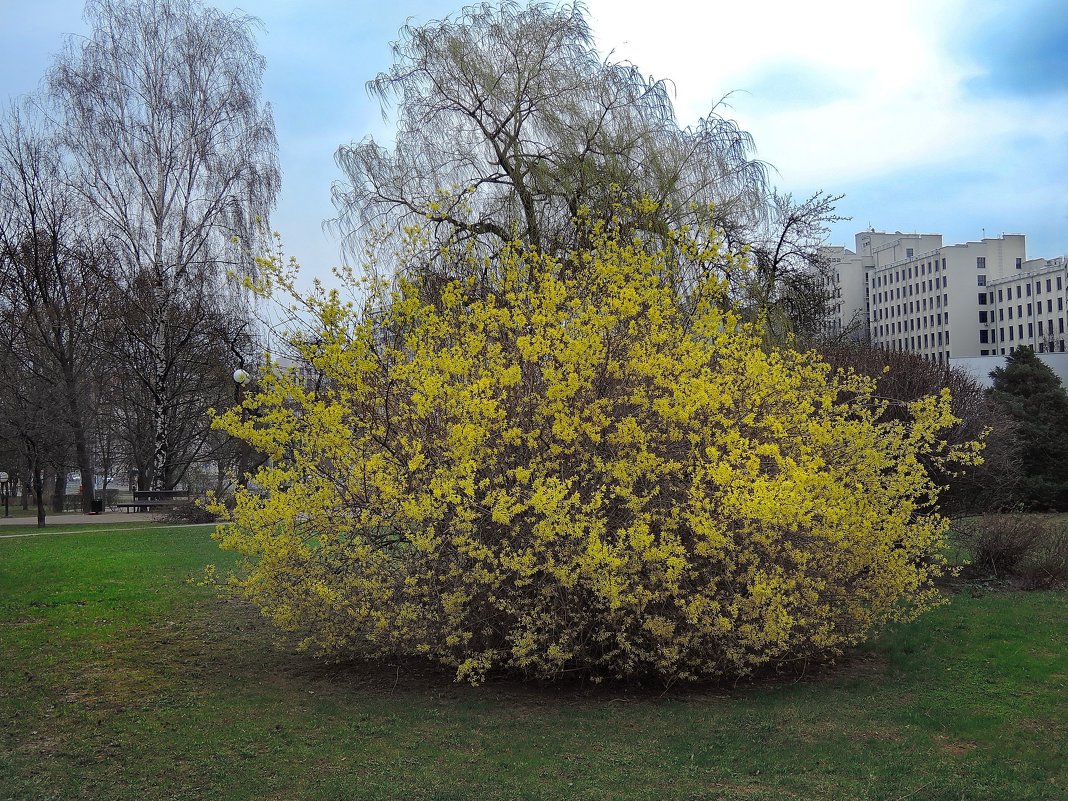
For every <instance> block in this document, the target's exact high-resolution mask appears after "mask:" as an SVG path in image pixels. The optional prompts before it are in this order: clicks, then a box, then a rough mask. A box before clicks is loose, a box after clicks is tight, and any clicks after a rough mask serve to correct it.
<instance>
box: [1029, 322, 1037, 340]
mask: <svg viewBox="0 0 1068 801" xmlns="http://www.w3.org/2000/svg"><path fill="white" fill-rule="evenodd" d="M1034 336H1035V324H1034V323H1028V324H1027V338H1028V339H1032V338H1034Z"/></svg>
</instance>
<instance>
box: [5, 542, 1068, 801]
mask: <svg viewBox="0 0 1068 801" xmlns="http://www.w3.org/2000/svg"><path fill="white" fill-rule="evenodd" d="M227 559H228V557H227V556H224V555H221V554H219V553H218V551H217V550H216V549H215V546H214V545H213V544H212V542H211V540H210V538H209V529H206V528H189V529H176V528H167V529H153V528H147V529H145V528H142V529H139V530H123V531H116V532H111V533H107V532H99V531H98V532H87V533H83V534H68V535H62V536H56V535H47V534H46V535H44V536H40V537H27V538H17V539H3V540H0V724H2V725H0V733H2V734H0V736H2V739H0V798H2V799H34V800H35V801H37V800H38V799H71V798H92V799H127V798H128V799H137V800H138V801H147V800H148V799H164V798H167V799H170V798H175V799H189V798H212V799H246V798H247V799H253V798H255V799H304V798H308V799H365V798H367V799H468V798H471V799H481V798H486V799H512V798H546V799H584V798H591V799H672V798H702V799H783V798H787V799H790V798H795V799H842V800H843V801H845V800H846V799H849V800H850V801H852V799H890V800H892V801H899V800H900V801H904V799H915V801H929V800H938V799H944V800H945V801H950V800H952V801H960V800H961V799H966V800H967V801H975V800H978V799H990V801H1007V800H1008V799H1012V800H1013V801H1022V800H1023V799H1049V800H1050V801H1053V799H1060V800H1062V801H1063V799H1065V798H1068V767H1066V766H1068V594H1066V593H1053V592H1040V593H1026V594H1025V593H985V594H979V593H974V594H973V593H972V592H970V591H968V590H967V589H966V590H965V591H964V592H962V593H961V594H959V595H957V596H955V597H954V598H953V601H952V603H951V604H949V605H947V606H944V607H942V608H940V609H938V610H935V611H934V612H932V613H930V614H928V615H927V616H926V617H924V618H923V619H922V620H921V621H919V622H917V623H915V624H912V625H908V626H901V627H898V628H896V629H894V630H893V631H890V632H888V633H886V634H885V635H884V636H883V637H882V638H881V639H880V640H879V641H878V642H876V643H874V644H872V645H871V646H868V647H866V648H864V649H862V650H861V651H860V652H859V653H857V654H855V655H852V656H851V657H850V658H849V659H847V660H843V662H842V663H841V664H840V665H838V666H836V667H834V668H831V669H829V670H824V671H823V672H821V673H820V674H818V675H810V676H807V677H805V678H804V679H802V680H799V681H784V682H781V683H767V682H765V683H762V684H760V685H744V686H736V687H713V688H702V689H688V690H673V691H671V692H669V693H666V694H663V695H660V694H658V693H655V692H624V691H619V690H615V691H613V690H604V689H592V688H584V687H575V686H570V687H565V688H555V689H554V688H530V687H522V686H518V685H516V684H511V683H507V684H506V683H490V684H489V685H487V686H484V687H481V688H470V687H465V686H459V685H455V684H452V683H451V682H450V681H449V680H448V678H447V677H443V676H439V675H435V674H428V673H425V672H424V673H418V674H412V673H409V672H406V671H403V670H400V669H393V668H382V667H377V668H367V667H360V666H352V665H349V666H344V667H330V666H325V665H322V664H319V663H317V662H316V661H314V660H312V659H311V658H309V657H307V656H304V655H299V654H296V653H294V651H293V648H292V646H291V644H290V643H287V642H285V641H281V640H279V639H278V638H276V637H274V636H273V635H272V634H271V630H270V629H269V628H268V626H267V625H266V624H265V623H264V622H263V621H262V620H261V619H260V618H259V617H258V615H257V614H256V613H255V612H254V611H251V610H249V609H248V608H246V607H244V606H242V605H240V604H236V603H233V602H227V601H220V600H219V599H217V598H216V597H215V596H214V594H213V591H212V590H210V589H209V588H205V587H202V586H196V585H194V584H190V583H188V582H187V579H188V578H190V577H196V576H198V575H199V574H200V571H201V568H202V567H203V565H204V564H205V563H208V562H218V563H225V562H226V560H227Z"/></svg>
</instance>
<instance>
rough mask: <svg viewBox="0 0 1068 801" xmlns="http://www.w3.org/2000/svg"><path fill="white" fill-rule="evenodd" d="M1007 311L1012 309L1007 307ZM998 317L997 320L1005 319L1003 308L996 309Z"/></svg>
mask: <svg viewBox="0 0 1068 801" xmlns="http://www.w3.org/2000/svg"><path fill="white" fill-rule="evenodd" d="M1009 311H1012V309H1009ZM998 319H999V320H1004V319H1005V310H1004V309H998Z"/></svg>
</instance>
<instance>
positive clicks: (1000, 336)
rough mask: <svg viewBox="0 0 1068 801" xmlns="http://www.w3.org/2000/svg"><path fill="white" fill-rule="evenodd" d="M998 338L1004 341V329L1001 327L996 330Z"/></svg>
mask: <svg viewBox="0 0 1068 801" xmlns="http://www.w3.org/2000/svg"><path fill="white" fill-rule="evenodd" d="M998 339H1000V340H1001V341H1002V342H1004V341H1005V329H1004V328H1001V329H999V330H998Z"/></svg>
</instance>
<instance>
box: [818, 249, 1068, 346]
mask: <svg viewBox="0 0 1068 801" xmlns="http://www.w3.org/2000/svg"><path fill="white" fill-rule="evenodd" d="M1025 249H1026V243H1025V239H1024V236H1023V235H1022V234H1004V235H1002V236H1000V237H996V238H984V239H982V240H980V241H977V242H966V243H964V244H960V245H945V244H944V243H943V242H942V236H941V234H903V233H901V232H900V231H898V232H895V233H885V232H878V231H864V232H862V233H859V234H857V235H856V251H855V252H854V251H850V250H847V249H846V248H837V247H836V248H825V249H824V251H823V255H824V258H825V259H826V263H827V266H828V269H827V272H826V276H825V281H826V284H827V288H828V290H829V295H830V297H831V304H830V315H829V316H830V319H829V321H828V326H827V327H828V331H829V332H831V333H845V334H847V335H852V336H853V337H854V338H856V339H866V340H868V341H870V342H871V343H872V344H873V345H876V346H879V347H883V348H887V349H889V350H897V351H905V352H909V353H918V354H920V355H922V356H924V357H925V358H927V359H930V360H932V361H937V362H942V363H948V362H949V360H950V359H955V358H971V357H978V356H996V355H1005V354H1008V353H1012V352H1013V351H1015V350H1016V348H1018V347H1020V346H1021V345H1030V346H1032V347H1033V348H1034V349H1035V350H1036V351H1037V352H1040V353H1041V352H1061V353H1063V352H1064V350H1065V340H1066V334H1065V328H1066V326H1068V321H1066V317H1068V315H1066V310H1065V305H1066V303H1065V301H1066V298H1068V294H1066V293H1068V260H1066V259H1065V258H1064V257H1059V258H1056V259H1049V260H1047V259H1032V260H1030V261H1028V260H1027V258H1026V251H1025Z"/></svg>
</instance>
